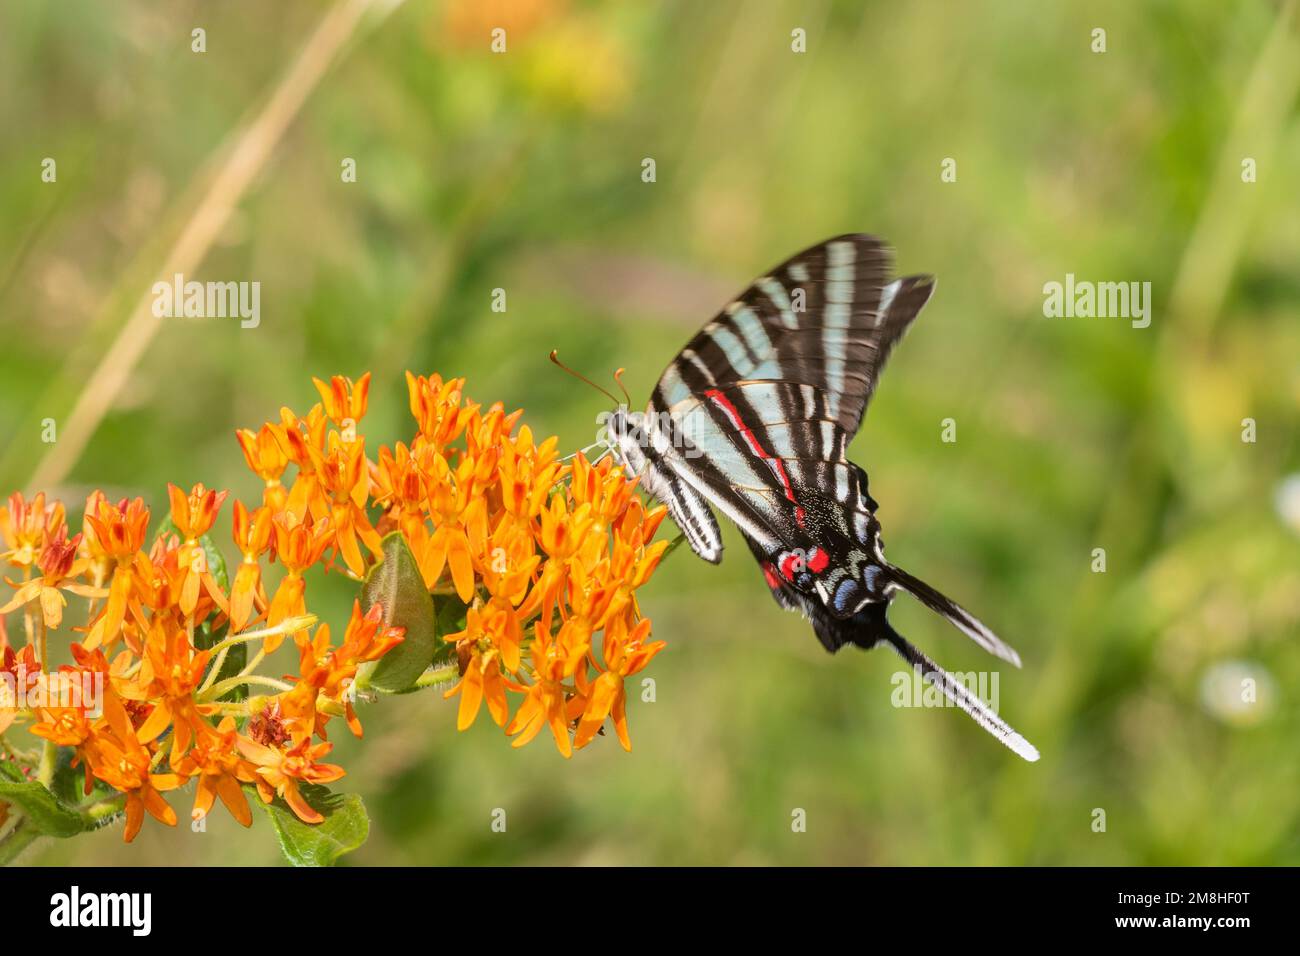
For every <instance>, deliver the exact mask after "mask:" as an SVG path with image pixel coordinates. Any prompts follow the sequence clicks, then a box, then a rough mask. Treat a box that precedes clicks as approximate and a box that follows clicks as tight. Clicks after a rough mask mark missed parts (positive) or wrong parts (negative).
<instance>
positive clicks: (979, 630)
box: [886, 565, 1020, 667]
mask: <svg viewBox="0 0 1300 956" xmlns="http://www.w3.org/2000/svg"><path fill="white" fill-rule="evenodd" d="M886 578H887V581H888V582H889V584H891V585H893V586H895V587H897V588H898V589H899V590H902V591H906V592H907V593H908V594H910V595H912V597H914V598H916V599H917V600H918V601H920V602H921V603H922V604H924V605H925V606H926V607H928V608H929V609H930V610H932V611H934V612H936V613H938V614H940V615H942V616H943V617H945V618H947V619H948V621H949V623H951V624H952V625H953V627H955V628H957V630H959V631H961V632H962V633H963V634H965V635H966V636H967V637H969V638H970V639H971V640H972V641H974V642H975V643H976V644H978V645H979V646H980V647H982V648H984V650H986V651H988V652H989V653H990V654H992V655H994V656H995V657H1000V658H1002V659H1003V660H1004V661H1007V662H1008V663H1010V664H1014V665H1015V666H1016V667H1019V666H1020V655H1019V654H1017V653H1016V649H1015V648H1014V647H1012V646H1011V645H1010V644H1008V643H1006V642H1005V641H1003V640H1002V639H1001V638H999V637H998V636H997V635H996V634H994V633H993V632H992V631H990V630H989V629H988V628H987V627H985V625H984V624H983V623H982V622H981V621H980V620H979V619H978V618H976V617H975V615H974V614H971V613H970V612H969V611H967V610H966V609H965V608H964V607H962V606H961V605H960V604H958V603H957V602H956V601H954V600H953V599H952V598H950V597H948V596H947V595H945V594H941V593H940V592H939V591H937V590H935V589H934V588H932V587H930V585H928V584H926V583H925V582H924V581H922V580H921V579H920V578H917V577H913V576H912V575H910V574H908V573H907V572H906V571H904V570H903V569H902V568H897V567H894V566H893V565H890V566H889V567H888V568H887V569H886Z"/></svg>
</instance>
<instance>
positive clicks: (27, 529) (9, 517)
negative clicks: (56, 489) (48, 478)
mask: <svg viewBox="0 0 1300 956" xmlns="http://www.w3.org/2000/svg"><path fill="white" fill-rule="evenodd" d="M64 522H65V514H64V510H63V503H62V502H59V501H52V502H50V503H49V504H48V505H47V504H46V503H45V492H43V491H42V492H38V493H37V494H36V495H35V496H34V497H33V498H32V500H31V501H27V500H25V499H24V498H23V496H22V493H21V492H17V491H15V492H14V493H13V494H12V495H10V496H9V502H8V504H6V505H0V537H3V538H4V543H5V550H4V551H3V552H0V558H3V559H4V560H6V561H8V562H9V563H10V564H12V565H14V566H16V567H20V568H24V567H25V568H30V567H32V566H33V565H34V564H35V563H36V560H37V558H38V557H39V556H40V553H41V549H42V548H43V547H44V545H45V543H46V541H47V540H49V539H50V538H51V537H53V536H54V534H55V533H56V532H57V531H58V529H59V528H60V527H61V526H62V525H63V524H64Z"/></svg>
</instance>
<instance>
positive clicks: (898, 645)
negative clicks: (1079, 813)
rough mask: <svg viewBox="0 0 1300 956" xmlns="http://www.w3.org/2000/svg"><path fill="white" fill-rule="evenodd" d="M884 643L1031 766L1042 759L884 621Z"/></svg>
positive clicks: (994, 714)
mask: <svg viewBox="0 0 1300 956" xmlns="http://www.w3.org/2000/svg"><path fill="white" fill-rule="evenodd" d="M883 640H884V641H885V642H886V643H888V644H889V646H890V647H892V648H893V649H894V650H895V651H896V652H897V653H898V656H899V657H901V658H902V659H903V660H905V661H907V663H908V664H910V665H911V666H912V667H913V668H914V669H915V670H916V671H917V672H919V673H920V675H921V676H922V677H923V678H924V679H925V680H927V681H929V682H930V683H931V684H932V685H934V686H935V687H937V688H939V690H941V691H943V694H944V696H945V697H947V698H948V699H949V700H950V701H952V702H953V703H954V704H956V705H957V706H958V707H960V708H961V709H962V710H964V711H965V712H966V713H967V714H969V715H970V717H971V719H972V720H974V721H975V723H977V724H979V725H980V726H981V727H983V728H984V729H985V730H987V731H988V732H989V733H990V734H992V735H993V736H994V737H996V738H997V739H998V740H1000V741H1001V742H1002V743H1003V744H1005V745H1006V746H1007V747H1009V748H1010V749H1011V750H1013V751H1015V752H1016V753H1017V754H1019V755H1020V756H1021V757H1023V758H1024V759H1025V760H1028V761H1029V762H1030V763H1033V762H1034V761H1036V760H1037V759H1038V748H1037V747H1035V746H1034V745H1033V744H1031V743H1030V742H1029V741H1028V740H1026V739H1025V738H1024V737H1022V736H1021V735H1020V734H1018V733H1017V732H1016V731H1015V730H1014V729H1013V728H1012V727H1011V725H1010V724H1008V723H1007V722H1006V721H1005V720H1003V719H1002V718H1001V717H999V716H998V715H997V714H996V713H995V712H994V711H993V709H992V708H991V707H989V706H988V705H987V704H985V703H984V701H982V700H980V699H979V697H978V696H976V695H975V694H973V693H972V692H971V691H970V689H969V688H967V687H966V685H965V684H963V683H962V682H961V681H959V680H957V679H956V678H954V677H953V676H952V675H951V674H949V673H948V672H947V671H946V670H944V669H943V668H942V667H940V666H939V665H938V664H936V663H935V662H934V661H932V660H930V658H928V657H926V656H925V655H924V654H923V653H921V651H920V650H918V649H917V648H916V646H915V645H913V644H912V643H911V642H909V641H908V640H907V639H906V638H904V637H903V636H902V635H901V634H899V633H898V632H897V631H895V630H894V629H893V628H892V627H890V626H889V623H888V622H887V621H886V622H884V634H883Z"/></svg>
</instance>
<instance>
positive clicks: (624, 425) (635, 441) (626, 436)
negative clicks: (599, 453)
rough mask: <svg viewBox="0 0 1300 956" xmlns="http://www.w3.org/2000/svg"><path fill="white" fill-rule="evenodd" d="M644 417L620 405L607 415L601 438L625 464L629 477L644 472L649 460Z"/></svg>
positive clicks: (618, 459)
mask: <svg viewBox="0 0 1300 956" xmlns="http://www.w3.org/2000/svg"><path fill="white" fill-rule="evenodd" d="M643 418H644V416H643V415H642V414H641V413H640V412H630V411H628V409H627V406H626V405H620V406H619V407H618V408H616V409H614V410H613V411H612V412H609V413H608V414H607V415H606V416H605V430H604V435H603V437H602V439H601V440H602V442H603V443H604V445H605V447H606V448H608V449H609V451H610V454H612V455H613V456H614V460H615V461H616V462H618V463H619V464H620V465H622V466H623V470H624V471H626V472H627V474H628V477H635V476H637V475H640V474H641V473H642V472H644V471H645V467H646V463H647V461H648V457H647V454H646V448H647V445H646V432H645V427H644V424H643V422H642V419H643Z"/></svg>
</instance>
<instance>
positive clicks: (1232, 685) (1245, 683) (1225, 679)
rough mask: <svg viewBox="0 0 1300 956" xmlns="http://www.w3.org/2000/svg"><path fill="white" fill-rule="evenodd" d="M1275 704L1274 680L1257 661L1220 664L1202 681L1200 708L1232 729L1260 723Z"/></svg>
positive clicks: (1275, 686)
mask: <svg viewBox="0 0 1300 956" xmlns="http://www.w3.org/2000/svg"><path fill="white" fill-rule="evenodd" d="M1276 700H1277V685H1276V684H1275V683H1274V681H1273V676H1272V675H1271V674H1269V672H1268V669H1267V668H1266V667H1264V665H1263V664H1260V663H1259V662H1257V661H1242V660H1226V661H1220V662H1219V663H1217V664H1214V665H1212V666H1211V667H1210V669H1209V670H1207V671H1206V672H1205V676H1204V677H1203V678H1201V705H1202V706H1203V707H1204V708H1205V710H1206V712H1207V713H1208V714H1210V715H1211V716H1213V717H1215V718H1217V719H1218V720H1220V721H1222V722H1223V723H1225V724H1230V725H1232V726H1234V727H1247V726H1250V725H1252V724H1258V723H1260V722H1261V721H1262V720H1263V719H1264V718H1265V717H1266V716H1267V715H1268V713H1269V712H1270V711H1271V710H1272V709H1273V706H1274V703H1275V702H1276Z"/></svg>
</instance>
